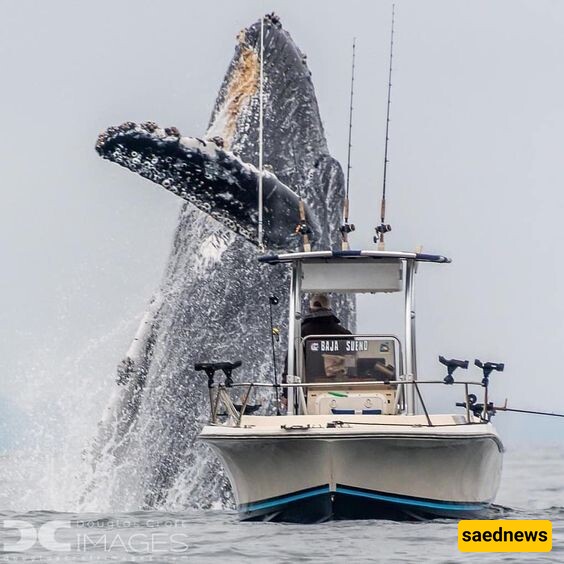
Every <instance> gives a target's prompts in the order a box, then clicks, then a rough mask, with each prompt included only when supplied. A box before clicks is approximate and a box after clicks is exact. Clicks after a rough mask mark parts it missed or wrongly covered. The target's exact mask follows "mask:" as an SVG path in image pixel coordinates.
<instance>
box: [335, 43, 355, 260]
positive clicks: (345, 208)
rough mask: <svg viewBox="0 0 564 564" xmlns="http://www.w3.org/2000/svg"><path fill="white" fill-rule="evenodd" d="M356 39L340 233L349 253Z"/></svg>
mask: <svg viewBox="0 0 564 564" xmlns="http://www.w3.org/2000/svg"><path fill="white" fill-rule="evenodd" d="M355 47H356V37H355V38H353V45H352V72H351V101H350V105H349V147H348V152H347V189H346V194H345V201H344V204H343V225H341V228H340V229H339V231H340V232H341V236H342V238H343V241H342V243H341V248H342V250H343V251H347V250H348V249H349V248H350V247H349V233H350V232H351V231H354V225H349V181H350V175H351V148H352V142H351V141H352V118H353V97H354V58H355Z"/></svg>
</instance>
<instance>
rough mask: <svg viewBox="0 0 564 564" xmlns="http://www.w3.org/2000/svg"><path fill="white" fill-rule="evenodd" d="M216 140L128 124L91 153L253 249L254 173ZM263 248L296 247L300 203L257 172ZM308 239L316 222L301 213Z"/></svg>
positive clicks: (106, 135)
mask: <svg viewBox="0 0 564 564" xmlns="http://www.w3.org/2000/svg"><path fill="white" fill-rule="evenodd" d="M220 145H221V143H220V141H219V140H216V141H211V140H208V141H204V140H202V139H197V138H192V137H181V136H180V133H179V132H178V130H176V129H175V128H168V129H160V128H158V127H157V126H156V125H155V124H153V123H148V124H143V125H135V124H134V123H131V122H128V123H125V124H123V125H121V126H119V127H110V128H109V129H107V130H106V132H104V133H102V135H100V137H99V139H98V143H97V144H96V150H97V151H98V153H99V154H100V155H101V156H102V157H103V158H105V159H108V160H110V161H113V162H115V163H117V164H119V165H121V166H124V167H126V168H128V169H129V170H132V171H133V172H136V173H138V174H140V175H141V176H143V177H145V178H148V179H149V180H152V181H153V182H155V183H156V184H159V185H160V186H163V188H166V189H167V190H169V191H170V192H172V193H174V194H176V195H177V196H180V197H181V198H183V199H185V200H187V201H189V202H191V203H193V204H194V205H195V206H196V207H197V208H199V209H200V210H202V211H203V212H205V213H208V214H209V215H211V216H212V217H214V218H215V219H217V220H218V221H219V222H221V223H223V224H224V225H225V226H226V227H228V228H229V229H231V230H233V231H235V232H236V233H238V234H240V235H242V236H243V237H245V238H246V239H248V240H249V241H250V242H252V243H254V244H255V245H256V244H258V238H257V226H258V187H259V177H260V173H259V171H258V170H257V169H256V168H255V167H254V166H252V165H250V164H248V163H244V162H243V161H242V160H241V159H239V158H238V157H237V156H236V155H234V154H233V153H230V152H229V151H225V150H224V149H223V148H222V147H221V146H220ZM263 203H264V207H263V229H264V244H265V246H266V247H268V248H270V249H288V248H292V247H296V246H297V244H298V243H299V241H298V239H299V237H298V236H297V235H296V226H297V225H298V224H299V223H300V200H299V198H298V196H297V195H296V193H295V192H293V191H292V190H291V189H290V188H288V186H286V185H285V184H283V183H282V182H280V180H278V178H276V176H275V175H274V174H272V173H270V172H264V173H263ZM306 221H307V223H308V225H309V227H310V228H311V229H312V231H313V234H314V238H315V234H316V233H319V227H318V225H317V222H316V221H315V220H314V218H313V217H312V214H311V212H310V211H309V210H308V209H306Z"/></svg>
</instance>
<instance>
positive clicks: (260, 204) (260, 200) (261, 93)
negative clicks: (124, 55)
mask: <svg viewBox="0 0 564 564" xmlns="http://www.w3.org/2000/svg"><path fill="white" fill-rule="evenodd" d="M263 61H264V16H261V18H260V77H259V187H258V234H257V239H258V246H259V249H260V250H261V251H264V235H263V210H262V208H263V187H262V177H263V173H264V172H263V168H264V167H263V128H264V115H263V97H264V85H263V82H264V80H263V79H264V76H263V75H264V64H263Z"/></svg>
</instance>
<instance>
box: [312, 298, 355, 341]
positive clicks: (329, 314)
mask: <svg viewBox="0 0 564 564" xmlns="http://www.w3.org/2000/svg"><path fill="white" fill-rule="evenodd" d="M350 334H351V332H350V331H349V330H348V329H346V328H345V327H343V326H342V325H341V322H340V320H339V318H338V317H337V316H336V315H335V313H334V312H333V310H332V309H331V302H330V300H329V296H327V294H313V295H312V296H311V298H310V300H309V313H308V314H307V315H306V316H305V317H304V318H303V319H302V337H307V336H308V335H350Z"/></svg>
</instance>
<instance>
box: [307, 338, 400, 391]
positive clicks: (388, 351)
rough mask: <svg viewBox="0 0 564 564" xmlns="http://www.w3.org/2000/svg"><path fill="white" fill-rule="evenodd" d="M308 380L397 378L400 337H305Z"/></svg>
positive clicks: (343, 380)
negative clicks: (398, 338)
mask: <svg viewBox="0 0 564 564" xmlns="http://www.w3.org/2000/svg"><path fill="white" fill-rule="evenodd" d="M303 342H304V367H305V374H304V376H305V381H306V382H319V383H321V382H362V381H370V380H372V381H373V380H380V381H383V382H384V381H387V380H395V379H396V376H397V372H396V367H397V365H398V359H397V357H396V355H397V353H398V352H399V343H398V340H397V338H396V337H381V336H370V335H338V336H337V335H310V336H308V337H306V338H305V339H303Z"/></svg>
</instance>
